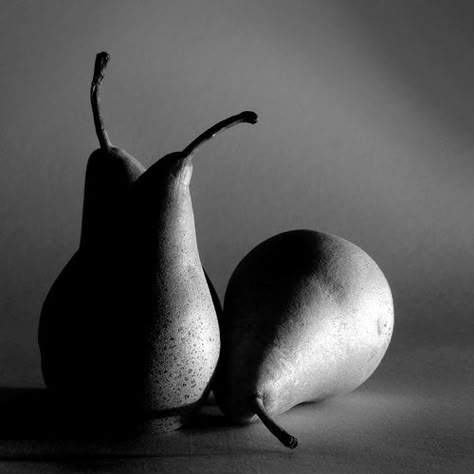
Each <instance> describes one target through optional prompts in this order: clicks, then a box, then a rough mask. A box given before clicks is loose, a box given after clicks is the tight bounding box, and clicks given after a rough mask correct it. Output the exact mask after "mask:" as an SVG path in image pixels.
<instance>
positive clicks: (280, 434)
mask: <svg viewBox="0 0 474 474" xmlns="http://www.w3.org/2000/svg"><path fill="white" fill-rule="evenodd" d="M251 404H252V409H253V410H254V411H255V414H256V415H257V416H258V417H259V418H260V420H261V421H262V423H263V424H264V425H265V426H266V427H267V428H268V430H269V431H270V433H272V434H273V435H274V436H275V437H276V438H278V439H279V440H280V442H281V443H282V444H283V445H284V446H286V447H287V448H290V449H295V448H296V446H298V440H297V439H296V438H295V437H294V436H292V435H291V434H289V433H288V432H287V431H285V430H284V429H283V428H282V427H281V426H278V425H277V424H276V423H275V422H274V421H273V420H272V419H271V418H270V416H269V415H268V413H267V411H266V410H265V407H264V406H263V400H262V398H261V397H259V396H255V397H254V398H252V399H251Z"/></svg>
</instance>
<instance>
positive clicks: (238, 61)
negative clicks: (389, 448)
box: [0, 0, 474, 388]
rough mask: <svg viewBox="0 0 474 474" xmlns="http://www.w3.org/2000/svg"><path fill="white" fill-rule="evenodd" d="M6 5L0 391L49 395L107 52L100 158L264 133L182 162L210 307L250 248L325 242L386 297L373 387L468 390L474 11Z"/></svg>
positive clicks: (146, 156) (443, 7) (311, 3)
mask: <svg viewBox="0 0 474 474" xmlns="http://www.w3.org/2000/svg"><path fill="white" fill-rule="evenodd" d="M0 6H1V15H0V68H1V70H0V98H1V100H0V103H1V107H0V124H1V126H0V223H1V224H0V226H1V227H0V262H1V264H0V314H1V318H0V377H1V380H2V383H3V384H6V385H11V386H40V385H41V383H42V382H41V373H40V366H39V352H38V347H37V341H36V333H37V325H38V318H39V312H40V308H41V305H42V302H43V300H44V298H45V296H46V293H47V291H48V289H49V287H50V285H51V284H52V282H53V281H54V279H55V278H56V276H57V275H58V272H59V271H60V270H61V268H62V267H63V265H64V264H65V263H66V261H67V260H68V258H69V257H70V256H71V255H72V253H73V252H74V250H75V249H76V247H77V245H78V239H79V232H80V222H81V211H82V193H83V184H84V171H85V167H86V162H87V158H88V156H89V154H90V153H91V152H92V150H94V149H95V148H96V147H97V140H96V137H95V134H94V129H93V122H92V117H91V110H90V106H89V98H88V92H89V83H90V80H91V76H92V68H93V62H94V57H95V54H96V53H97V52H98V51H100V50H106V51H108V52H110V54H111V62H110V65H109V68H108V71H107V75H106V76H107V77H106V80H105V82H104V87H103V96H102V98H103V107H104V113H105V119H106V124H107V127H108V130H109V133H110V136H111V139H112V141H113V142H114V143H115V144H116V145H118V146H121V147H123V148H125V149H126V150H128V151H129V152H130V153H132V154H133V155H134V156H136V157H137V158H138V159H139V160H141V161H142V163H144V164H146V165H150V164H151V163H153V162H154V161H155V160H156V159H157V158H159V157H160V156H162V155H164V154H166V153H168V152H171V151H175V150H177V149H181V148H182V147H183V146H184V145H186V144H187V143H189V142H190V140H191V139H193V138H194V137H195V136H196V134H198V133H200V132H201V131H202V130H204V129H205V128H206V127H208V126H209V125H211V124H212V123H214V122H216V121H218V120H220V119H222V118H224V117H226V116H228V115H231V114H234V113H237V112H240V111H241V110H244V109H253V110H255V111H257V112H258V113H259V115H260V123H259V124H258V125H257V126H254V127H250V126H241V127H238V128H235V129H233V130H232V131H230V132H228V133H227V134H225V135H223V136H220V137H219V138H218V139H216V140H215V141H214V142H213V143H212V144H209V145H208V146H206V148H205V149H203V150H202V151H201V152H200V153H199V155H198V156H197V157H196V160H195V172H194V178H193V183H192V194H193V200H194V206H195V216H196V224H197V232H198V240H199V244H200V251H201V257H202V261H203V263H204V265H205V266H206V268H207V269H208V270H209V273H210V275H211V277H212V279H213V281H214V283H215V285H216V287H217V289H218V291H219V293H220V295H221V296H223V294H224V291H225V287H226V283H227V281H228V279H229V277H230V274H231V272H232V270H233V269H234V268H235V266H236V264H237V263H238V262H239V260H240V259H241V258H242V257H243V256H244V255H245V254H246V253H247V252H248V251H249V250H250V249H251V248H252V247H254V246H255V245H256V244H257V243H259V242H261V241H262V240H263V239H266V238H267V237H270V236H272V235H274V234H276V233H279V232H282V231H285V230H289V229H294V228H310V229H318V230H323V231H327V232H331V233H335V234H338V235H340V236H343V237H345V238H347V239H349V240H351V241H353V242H355V243H357V244H358V245H359V246H361V247H362V248H363V249H365V250H366V251H367V252H368V253H369V254H370V255H371V256H372V257H373V258H374V259H375V260H376V261H377V262H378V263H379V265H380V266H381V268H382V269H383V271H384V272H385V274H386V276H387V278H388V280H389V282H390V283H391V285H392V288H393V293H394V299H395V308H396V325H395V332H394V338H393V343H392V345H391V347H390V350H389V352H388V354H387V357H386V359H385V361H384V363H383V364H382V366H381V367H380V369H379V371H378V372H377V373H376V375H375V376H374V377H373V380H375V381H377V380H378V381H385V382H386V384H390V383H392V384H393V385H394V386H395V385H398V384H399V383H400V380H402V381H403V380H405V381H407V382H412V383H413V384H414V385H416V384H420V383H422V382H421V380H423V383H424V384H425V385H424V386H425V387H428V386H430V384H431V385H432V386H433V387H435V386H436V387H438V388H441V387H442V386H445V387H446V386H453V385H455V384H456V383H463V384H465V383H466V382H469V383H472V380H473V375H472V374H473V370H472V367H473V362H472V360H473V351H472V349H469V347H470V345H471V344H472V339H473V336H472V334H473V331H474V317H473V316H474V315H473V307H474V301H473V297H474V286H473V277H472V274H473V267H474V265H473V264H474V251H473V248H474V246H473V236H474V216H473V205H474V186H473V180H474V160H473V156H474V133H473V131H474V29H473V28H472V24H473V22H474V5H473V4H472V2H468V1H457V2H449V1H444V2H443V1H428V0H427V1H414V2H408V1H407V2H395V1H371V0H366V1H354V0H347V1H315V0H307V1H297V0H292V1H291V2H289V1H287V2H285V1H267V0H264V1H262V0H260V1H255V0H252V1H243V0H239V1H238V2H235V1H222V0H220V1H217V0H216V1H196V2H194V1H187V2H183V1H177V0H174V1H163V2H152V1H148V2H147V1H141V2H113V1H102V2H95V1H81V2H78V1H69V2H63V1H50V0H49V1H42V2H36V1H1V2H0ZM394 374H396V377H395V376H394ZM374 383H375V382H374ZM471 387H472V385H471Z"/></svg>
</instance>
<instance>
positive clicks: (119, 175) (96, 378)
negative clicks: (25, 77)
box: [38, 52, 145, 397]
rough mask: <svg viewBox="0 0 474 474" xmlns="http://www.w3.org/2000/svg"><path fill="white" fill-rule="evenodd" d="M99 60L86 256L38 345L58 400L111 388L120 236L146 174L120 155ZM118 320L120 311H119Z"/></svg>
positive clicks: (46, 317) (76, 261)
mask: <svg viewBox="0 0 474 474" xmlns="http://www.w3.org/2000/svg"><path fill="white" fill-rule="evenodd" d="M109 58H110V57H109V55H108V54H107V53H105V52H102V53H99V54H97V56H96V60H95V66H94V75H93V79H92V83H91V88H90V99H91V105H92V111H93V116H94V123H95V129H96V134H97V137H98V139H99V143H100V148H99V149H97V150H95V151H94V152H93V153H92V154H91V156H90V158H89V160H88V163H87V170H86V177H85V186H84V205H83V217H82V229H81V238H80V245H79V249H78V250H77V251H76V252H75V254H74V255H73V257H72V258H71V259H70V260H69V262H68V263H67V264H66V266H65V267H64V269H63V270H62V272H61V273H60V274H59V276H58V278H57V279H56V281H55V282H54V284H53V285H52V287H51V289H50V291H49V293H48V295H47V297H46V300H45V302H44V304H43V308H42V311H41V316H40V321H39V331H38V339H39V346H40V352H41V365H42V371H43V377H44V381H45V383H46V385H47V387H48V388H49V389H51V390H52V391H53V392H62V393H67V394H69V395H71V396H77V397H81V393H82V392H84V391H85V388H86V387H90V386H93V387H94V388H95V390H98V388H99V387H100V386H101V385H104V383H105V382H106V379H107V374H110V375H112V373H111V372H110V370H109V369H107V370H105V367H103V366H102V365H101V364H100V363H98V361H99V360H100V358H98V357H97V355H98V354H100V353H102V352H103V351H104V348H105V347H106V345H105V343H104V341H106V340H107V339H108V337H107V334H108V332H109V330H110V324H111V321H110V319H111V318H110V315H111V306H110V302H111V301H113V299H114V298H113V295H114V294H115V289H116V281H115V276H116V274H117V271H118V270H119V265H118V262H117V254H118V252H119V251H120V250H121V249H119V248H118V245H117V238H116V234H117V231H118V229H119V227H118V223H119V222H120V221H121V219H122V217H121V214H122V213H123V211H124V209H125V202H126V196H127V194H128V192H129V187H130V185H131V184H132V183H133V182H134V181H135V180H136V179H137V178H138V177H139V176H140V175H141V174H142V173H143V172H144V171H145V168H144V167H143V166H142V165H141V164H140V163H139V162H138V161H137V160H136V159H135V158H133V157H132V156H131V155H129V154H128V153H127V152H125V151H123V150H121V149H120V148H117V147H114V146H113V145H112V144H111V142H110V139H109V137H108V134H107V132H106V130H105V127H104V123H103V118H102V114H101V109H100V87H101V83H102V80H103V78H104V71H105V68H106V66H107V63H108V61H109ZM112 312H113V311H112Z"/></svg>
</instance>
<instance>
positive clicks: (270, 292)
mask: <svg viewBox="0 0 474 474" xmlns="http://www.w3.org/2000/svg"><path fill="white" fill-rule="evenodd" d="M393 316H394V313H393V301H392V294H391V291H390V287H389V285H388V283H387V280H386V279H385V277H384V275H383V273H382V271H381V270H380V268H379V267H378V266H377V264H376V263H375V262H374V261H373V260H372V258H370V257H369V256H368V255H367V254H366V253H365V252H364V251H363V250H362V249H360V248H359V247H357V246H356V245H354V244H352V243H350V242H348V241H347V240H344V239H342V238H340V237H337V236H334V235H329V234H324V233H321V232H315V231H310V230H294V231H290V232H285V233H282V234H279V235H276V236H274V237H272V238H270V239H268V240H266V241H264V242H263V243H261V244H260V245H258V246H257V247H256V248H254V249H253V250H252V251H251V252H250V253H249V254H247V256H246V257H245V258H244V259H243V260H242V261H241V262H240V263H239V265H238V266H237V268H236V269H235V271H234V273H233V274H232V277H231V279H230V282H229V284H228V287H227V290H226V294H225V301H224V311H223V316H222V318H221V321H220V326H221V335H222V351H221V358H220V362H219V369H218V374H217V376H216V379H215V383H214V392H215V395H216V400H217V402H218V404H219V406H220V407H221V408H222V410H223V412H224V413H225V414H226V415H227V416H228V417H229V418H230V419H231V420H233V421H234V422H237V423H248V422H252V421H255V420H256V419H257V417H258V418H260V419H261V420H262V421H263V422H264V423H265V425H266V426H267V428H269V429H270V431H271V432H272V433H273V434H274V435H275V436H277V437H278V438H279V439H280V441H282V443H283V444H285V445H286V446H288V447H290V448H294V447H296V444H297V441H296V438H294V437H293V436H291V435H289V434H288V433H286V432H285V431H284V430H283V429H282V428H280V427H279V426H278V425H276V423H275V422H274V421H273V419H272V418H273V417H275V416H278V415H279V414H281V413H284V412H286V411H287V410H289V409H290V408H292V407H294V406H295V405H298V404H300V403H303V402H308V401H320V400H324V399H325V398H328V397H331V396H333V395H338V394H343V393H347V392H350V391H352V390H354V389H355V388H357V387H358V386H359V385H360V384H362V383H363V382H364V381H365V380H366V379H367V378H368V377H369V376H370V375H371V374H372V373H373V372H374V370H375V369H376V367H377V366H378V365H379V363H380V361H381V360H382V357H383V355H384V354H385V351H386V350H387V347H388V345H389V342H390V339H391V335H392V329H393Z"/></svg>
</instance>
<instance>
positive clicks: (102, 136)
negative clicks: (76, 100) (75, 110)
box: [90, 52, 112, 150]
mask: <svg viewBox="0 0 474 474" xmlns="http://www.w3.org/2000/svg"><path fill="white" fill-rule="evenodd" d="M109 59H110V55H109V54H108V53H106V52H102V53H98V54H97V56H96V57H95V65H94V76H93V78H92V83H91V89H90V97H91V105H92V114H93V116H94V125H95V132H96V134H97V138H98V139H99V143H100V147H101V148H102V149H103V150H106V149H108V148H110V147H111V146H112V143H111V141H110V139H109V136H108V135H107V131H106V130H105V125H104V119H103V118H102V113H101V109H100V85H101V84H102V80H103V79H104V71H105V68H106V67H107V64H108V62H109Z"/></svg>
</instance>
